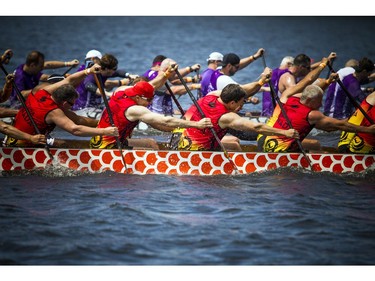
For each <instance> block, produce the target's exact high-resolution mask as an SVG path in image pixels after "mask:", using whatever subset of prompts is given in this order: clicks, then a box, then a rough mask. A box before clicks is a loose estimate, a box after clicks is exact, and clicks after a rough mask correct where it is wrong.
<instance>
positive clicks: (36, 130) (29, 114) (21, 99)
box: [0, 63, 53, 161]
mask: <svg viewBox="0 0 375 281" xmlns="http://www.w3.org/2000/svg"><path fill="white" fill-rule="evenodd" d="M0 67H1V69H2V71H3V72H4V74H5V75H6V76H8V72H7V71H6V69H5V68H4V66H3V64H1V63H0ZM12 85H13V89H14V90H15V91H16V94H17V97H18V99H19V101H20V102H21V104H22V106H23V108H24V109H25V111H26V114H27V116H28V117H29V119H30V122H31V124H32V125H33V127H34V130H35V133H36V134H38V135H40V130H39V128H38V126H37V125H36V123H35V120H34V118H33V116H32V115H31V112H30V110H29V109H28V108H27V106H26V100H25V97H24V96H23V95H22V93H21V91H20V90H19V89H18V87H17V85H16V82H15V81H14V80H13V81H12ZM30 95H32V93H30ZM44 148H45V149H46V151H47V154H48V156H49V158H51V160H52V161H53V156H52V154H51V151H50V150H49V147H48V145H47V144H46V145H45V146H44Z"/></svg>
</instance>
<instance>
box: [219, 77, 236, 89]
mask: <svg viewBox="0 0 375 281" xmlns="http://www.w3.org/2000/svg"><path fill="white" fill-rule="evenodd" d="M229 84H238V83H237V82H236V81H234V80H233V79H232V78H231V77H230V76H228V75H220V76H219V78H217V81H216V87H217V89H218V90H222V89H224V87H225V86H226V85H229Z"/></svg>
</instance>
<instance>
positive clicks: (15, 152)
mask: <svg viewBox="0 0 375 281" xmlns="http://www.w3.org/2000/svg"><path fill="white" fill-rule="evenodd" d="M242 149H243V151H241V152H235V151H229V152H227V153H224V152H218V151H174V150H167V149H166V148H165V147H163V145H161V149H159V150H145V149H134V150H122V155H123V157H122V156H121V152H120V151H119V150H118V149H103V150H100V149H87V148H50V149H49V152H50V154H49V153H48V151H47V150H46V149H45V148H10V147H1V148H0V171H2V172H3V171H20V170H36V169H45V168H46V167H48V166H56V167H65V168H68V169H72V170H76V171H82V172H90V173H101V172H105V171H112V172H116V173H123V174H137V175H145V174H163V175H194V176H213V175H237V174H251V173H256V172H263V171H269V170H274V169H278V168H283V167H295V168H302V169H306V170H308V171H313V172H330V173H336V174H343V173H361V172H365V171H368V170H373V169H374V168H375V164H374V163H375V155H359V154H340V153H336V152H334V151H320V152H309V153H306V154H302V153H259V152H256V151H255V146H252V145H248V146H246V145H244V146H242ZM123 160H124V161H125V163H124V161H123Z"/></svg>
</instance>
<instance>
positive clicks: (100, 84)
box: [94, 73, 129, 174]
mask: <svg viewBox="0 0 375 281" xmlns="http://www.w3.org/2000/svg"><path fill="white" fill-rule="evenodd" d="M94 77H95V82H96V85H97V86H98V88H99V91H100V94H101V95H102V98H103V102H104V105H105V108H106V109H107V113H108V117H109V122H110V123H111V126H112V127H116V126H115V122H114V121H113V115H112V111H111V109H110V107H109V104H108V100H107V96H106V95H105V92H104V85H103V80H102V77H101V75H100V74H97V73H94ZM115 138H116V144H117V148H118V150H119V151H120V155H121V159H122V163H123V164H124V168H125V172H126V173H127V174H128V173H129V171H128V167H127V166H126V162H125V158H124V155H123V153H122V146H121V142H120V139H119V137H115Z"/></svg>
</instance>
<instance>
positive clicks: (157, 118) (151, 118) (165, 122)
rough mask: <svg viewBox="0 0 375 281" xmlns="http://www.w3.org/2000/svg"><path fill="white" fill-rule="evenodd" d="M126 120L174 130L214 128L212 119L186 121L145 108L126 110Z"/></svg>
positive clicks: (136, 107)
mask: <svg viewBox="0 0 375 281" xmlns="http://www.w3.org/2000/svg"><path fill="white" fill-rule="evenodd" d="M125 115H126V118H127V119H129V120H130V121H137V120H139V121H142V122H144V123H146V124H149V125H151V126H167V127H172V128H190V127H192V128H198V129H204V128H207V127H212V123H211V119H210V118H203V119H201V120H199V121H198V122H195V121H189V120H185V119H180V118H175V117H172V116H164V115H161V114H157V113H154V112H151V111H150V110H149V109H147V108H146V107H144V106H131V107H130V108H128V109H127V110H126V113H125Z"/></svg>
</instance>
